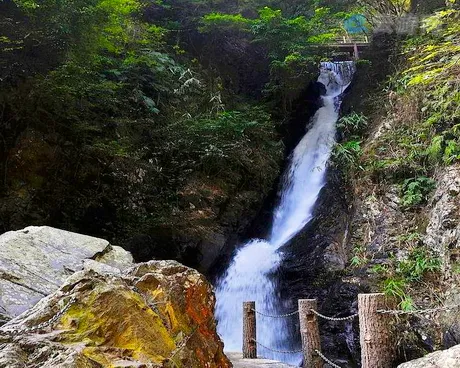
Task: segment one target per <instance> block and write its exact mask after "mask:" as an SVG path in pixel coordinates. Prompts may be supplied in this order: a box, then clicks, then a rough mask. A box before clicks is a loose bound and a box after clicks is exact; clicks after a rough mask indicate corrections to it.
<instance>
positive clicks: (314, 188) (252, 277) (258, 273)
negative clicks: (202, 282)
mask: <svg viewBox="0 0 460 368" xmlns="http://www.w3.org/2000/svg"><path fill="white" fill-rule="evenodd" d="M354 68H355V67H354V64H353V63H352V62H340V63H332V62H331V63H321V68H320V76H319V78H318V82H320V83H322V84H323V85H324V86H325V87H326V95H325V96H323V97H322V101H323V107H321V108H320V109H319V110H318V111H317V112H316V114H315V116H314V117H313V118H312V126H311V128H310V130H309V131H308V133H307V134H306V135H305V136H304V137H303V138H302V140H301V141H300V143H299V144H298V145H297V147H296V148H295V150H294V152H293V153H292V155H291V158H290V165H289V168H288V169H287V171H286V173H285V174H284V180H283V183H282V188H281V191H280V197H281V198H280V203H279V205H278V207H277V208H276V210H275V213H274V218H273V227H272V231H271V235H270V239H268V240H260V239H254V240H251V241H249V242H248V243H247V244H245V245H244V246H243V247H242V248H240V249H239V251H238V252H237V253H236V255H235V257H234V259H233V260H232V262H231V264H230V266H229V267H228V269H227V271H226V272H225V274H224V275H223V276H222V277H221V278H220V279H219V281H218V282H217V286H216V297H217V306H216V317H217V320H218V332H219V334H220V335H221V337H222V338H223V340H224V343H225V350H226V351H241V347H242V337H243V333H242V329H243V327H242V304H243V302H244V301H249V300H253V301H255V302H256V306H257V309H258V310H259V311H263V312H264V313H267V314H280V313H285V312H286V311H283V309H282V301H281V300H280V298H279V297H278V291H277V279H276V271H277V269H278V268H279V265H280V263H281V261H282V258H283V257H282V253H281V252H280V250H279V249H280V247H282V246H283V245H284V244H286V243H287V242H288V241H289V240H290V239H292V238H293V237H294V236H295V235H296V234H297V233H298V232H299V231H300V230H302V228H303V227H304V226H305V225H306V224H307V223H308V222H309V221H310V220H311V218H312V211H313V209H314V205H315V203H316V200H317V199H318V196H319V193H320V191H321V189H322V187H323V186H324V185H325V173H326V165H327V161H328V160H329V158H330V155H331V152H332V147H333V146H334V144H335V134H336V127H335V125H336V122H337V120H338V116H339V107H340V103H341V97H340V96H341V95H342V93H343V91H344V89H345V88H346V87H347V86H348V85H349V84H350V82H351V78H352V76H353V73H354V70H355V69H354ZM291 326H292V325H291V324H290V323H289V321H288V320H287V319H282V318H279V319H271V318H270V319H266V320H265V319H264V320H263V321H260V323H258V324H257V336H260V342H261V343H262V344H264V345H265V346H268V347H270V348H273V349H276V350H292V349H293V348H294V347H296V346H298V341H295V339H294V338H293V336H294V335H295V333H294V332H293V331H292V330H291V329H292V327H291ZM258 353H259V355H260V356H263V357H266V358H270V359H275V360H279V361H284V362H286V363H298V362H299V361H300V359H301V357H300V356H299V355H289V354H281V353H275V352H272V351H270V350H267V349H264V348H262V347H259V348H258Z"/></svg>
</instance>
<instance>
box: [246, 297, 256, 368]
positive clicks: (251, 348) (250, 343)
mask: <svg viewBox="0 0 460 368" xmlns="http://www.w3.org/2000/svg"><path fill="white" fill-rule="evenodd" d="M256 331H257V330H256V302H244V303H243V358H245V359H257V343H256Z"/></svg>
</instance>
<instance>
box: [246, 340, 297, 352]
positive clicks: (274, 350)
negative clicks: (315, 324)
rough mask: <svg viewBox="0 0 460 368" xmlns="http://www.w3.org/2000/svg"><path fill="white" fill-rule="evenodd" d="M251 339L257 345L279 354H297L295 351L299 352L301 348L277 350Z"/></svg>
mask: <svg viewBox="0 0 460 368" xmlns="http://www.w3.org/2000/svg"><path fill="white" fill-rule="evenodd" d="M252 341H254V342H255V343H256V344H257V345H260V346H262V347H263V348H265V349H267V350H270V351H272V352H274V353H280V354H297V353H301V352H302V351H303V350H302V349H300V350H277V349H272V348H269V347H268V346H265V345H263V344H261V343H260V342H258V341H257V340H255V339H252Z"/></svg>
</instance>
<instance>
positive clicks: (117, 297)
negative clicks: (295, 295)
mask: <svg viewBox="0 0 460 368" xmlns="http://www.w3.org/2000/svg"><path fill="white" fill-rule="evenodd" d="M72 298H74V299H72ZM71 300H75V301H74V302H73V303H72V304H71V305H70V307H68V308H67V309H66V310H65V311H64V313H63V314H62V316H60V318H58V319H57V321H56V323H54V324H53V325H52V326H46V327H44V328H43V329H42V330H39V331H35V332H34V331H23V332H22V333H20V334H18V335H16V336H14V335H12V334H11V333H9V332H8V331H14V330H16V331H17V330H18V329H24V328H26V327H32V326H37V325H39V324H40V323H43V322H46V321H48V320H50V318H52V317H53V316H55V315H56V314H58V313H59V312H60V311H62V310H63V309H64V308H65V306H66V305H67V304H69V301H71ZM214 303H215V298H214V294H213V292H212V289H211V286H210V285H209V283H208V282H207V281H206V280H205V278H204V277H203V276H202V275H200V274H199V273H198V272H197V271H195V270H192V269H190V268H187V267H185V266H182V265H181V264H179V263H177V262H173V261H151V262H148V263H142V264H138V265H136V266H134V267H132V268H130V269H129V270H127V271H125V272H124V273H123V274H120V271H119V270H116V269H112V268H111V267H109V266H105V265H104V266H101V264H100V263H98V262H94V261H93V262H88V263H87V264H86V266H85V270H84V271H81V272H77V273H75V274H74V275H72V276H71V277H70V278H69V279H68V280H67V281H66V283H65V284H64V286H62V287H61V289H60V290H59V291H57V292H56V293H54V294H52V295H50V296H48V297H46V298H44V299H42V300H41V301H40V302H39V303H38V304H37V305H35V306H34V307H33V308H32V309H30V310H29V311H27V312H25V313H24V314H22V315H21V316H19V317H17V318H15V319H14V320H12V321H10V322H9V323H7V324H6V325H4V326H3V327H2V328H1V329H0V338H1V340H3V341H4V342H6V344H5V345H0V367H8V368H16V367H49V368H51V367H53V368H54V367H56V368H64V367H66V368H86V367H139V368H140V367H171V368H172V367H174V368H181V367H183V368H201V367H203V368H227V367H229V368H230V367H231V363H230V362H229V361H228V359H227V357H226V356H225V355H224V354H223V344H222V342H221V341H220V339H219V337H218V335H217V333H216V323H215V320H214Z"/></svg>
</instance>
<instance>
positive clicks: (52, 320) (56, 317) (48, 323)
mask: <svg viewBox="0 0 460 368" xmlns="http://www.w3.org/2000/svg"><path fill="white" fill-rule="evenodd" d="M76 300H77V298H76V297H75V296H74V297H72V298H71V299H70V301H69V302H68V303H67V305H66V306H65V307H64V308H62V309H61V310H60V311H59V312H58V313H56V314H55V315H54V316H53V317H52V318H50V319H49V320H48V321H45V322H42V323H40V324H39V325H36V326H32V327H24V328H20V329H16V330H0V334H2V333H3V334H7V335H13V336H16V335H19V334H23V333H28V332H34V331H37V330H43V329H44V328H46V327H49V326H51V325H53V324H54V323H56V322H57V321H58V320H59V318H61V317H62V316H63V315H64V313H65V312H67V311H68V310H69V308H70V307H71V306H72V305H73V304H74V303H75V302H76Z"/></svg>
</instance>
